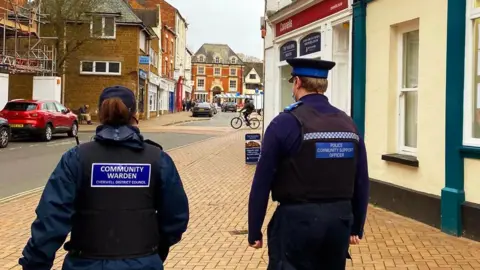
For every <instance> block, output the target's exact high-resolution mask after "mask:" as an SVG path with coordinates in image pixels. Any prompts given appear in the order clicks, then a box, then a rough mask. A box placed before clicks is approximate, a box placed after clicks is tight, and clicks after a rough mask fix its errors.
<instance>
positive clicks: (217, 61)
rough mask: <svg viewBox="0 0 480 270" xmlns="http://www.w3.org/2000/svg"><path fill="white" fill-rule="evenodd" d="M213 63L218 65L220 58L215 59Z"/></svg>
mask: <svg viewBox="0 0 480 270" xmlns="http://www.w3.org/2000/svg"><path fill="white" fill-rule="evenodd" d="M215 63H217V64H219V63H220V57H218V56H217V57H215Z"/></svg>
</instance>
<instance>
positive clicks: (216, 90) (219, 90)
mask: <svg viewBox="0 0 480 270" xmlns="http://www.w3.org/2000/svg"><path fill="white" fill-rule="evenodd" d="M212 94H213V103H217V105H218V106H220V105H221V102H220V98H219V97H216V95H220V94H222V88H220V87H219V86H215V87H214V88H213V89H212Z"/></svg>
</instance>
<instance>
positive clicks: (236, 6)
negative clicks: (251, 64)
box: [167, 0, 265, 59]
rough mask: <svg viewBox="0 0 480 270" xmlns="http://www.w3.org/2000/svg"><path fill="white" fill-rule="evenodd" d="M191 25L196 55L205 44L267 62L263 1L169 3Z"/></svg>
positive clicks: (180, 0) (186, 0) (190, 42)
mask: <svg viewBox="0 0 480 270" xmlns="http://www.w3.org/2000/svg"><path fill="white" fill-rule="evenodd" d="M167 2H169V3H170V4H171V5H173V6H175V7H176V8H177V9H178V10H179V11H180V13H181V14H182V16H184V17H185V18H186V20H187V22H188V23H189V28H188V32H187V44H188V46H189V48H191V49H192V50H193V51H194V53H195V52H196V51H197V50H198V48H200V46H201V45H202V44H203V43H222V44H228V45H230V47H231V48H232V49H233V50H234V51H235V52H236V53H244V54H247V55H251V56H255V57H257V58H260V59H263V51H262V50H263V49H262V46H263V39H262V38H261V32H260V17H261V16H263V9H264V7H265V4H264V1H261V0H241V1H239V0H203V1H201V0H167Z"/></svg>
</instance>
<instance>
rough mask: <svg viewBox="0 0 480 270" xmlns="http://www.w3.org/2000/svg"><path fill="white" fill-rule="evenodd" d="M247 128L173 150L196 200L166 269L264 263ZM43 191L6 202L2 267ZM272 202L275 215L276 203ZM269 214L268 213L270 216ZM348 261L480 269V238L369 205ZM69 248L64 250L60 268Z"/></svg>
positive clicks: (1, 210) (0, 230) (21, 239)
mask: <svg viewBox="0 0 480 270" xmlns="http://www.w3.org/2000/svg"><path fill="white" fill-rule="evenodd" d="M242 139H243V132H235V133H231V134H227V135H225V136H221V137H217V138H214V139H211V140H206V141H203V142H199V143H197V144H195V145H194V146H192V145H191V146H188V147H184V148H179V149H176V150H173V151H170V154H171V155H172V157H173V159H174V160H175V162H176V164H177V167H178V169H179V171H180V174H181V176H182V178H183V182H184V185H185V188H186V190H187V193H188V196H189V199H190V205H191V221H190V226H189V229H188V231H187V233H186V234H185V237H184V239H183V240H182V242H180V243H179V244H178V245H176V246H175V247H174V248H173V249H172V251H171V254H170V256H169V259H168V260H167V263H166V265H165V266H166V269H175V270H186V269H204V270H208V269H266V262H267V261H268V259H267V255H266V254H267V250H266V249H262V250H253V249H250V248H247V241H246V236H245V235H232V234H231V232H232V231H234V230H239V231H241V230H245V229H246V227H247V199H248V192H249V189H250V184H251V179H252V174H253V172H254V169H255V168H254V166H247V165H244V156H243V155H244V149H243V140H242ZM38 199H39V193H34V194H31V195H28V196H25V197H22V198H19V199H16V200H12V201H8V202H5V203H0V217H1V219H0V270H3V269H20V268H19V267H18V266H16V264H17V260H18V257H19V256H20V254H21V250H22V248H23V246H24V244H25V243H26V241H27V239H28V237H29V234H30V230H29V226H30V223H31V221H32V219H33V217H34V209H35V206H36V204H37V202H38ZM274 207H275V206H274V205H273V204H271V205H270V208H269V211H268V213H269V216H270V215H271V214H272V212H273V210H274ZM267 219H269V217H267ZM351 251H352V256H353V266H352V264H351V263H349V265H350V266H349V267H348V269H364V270H367V269H480V243H477V242H472V241H469V240H466V239H460V238H455V237H451V236H448V235H445V234H443V233H441V232H439V231H438V230H436V229H434V228H431V227H428V226H426V225H423V224H420V223H418V222H415V221H412V220H409V219H405V218H403V217H401V216H398V215H395V214H392V213H389V212H387V211H384V210H381V209H378V208H373V207H371V208H370V210H369V215H368V224H367V228H366V239H365V240H364V241H362V244H361V245H359V246H355V247H352V249H351ZM63 255H64V252H63V251H61V252H59V253H58V260H57V261H56V264H55V269H60V267H61V261H62V258H63Z"/></svg>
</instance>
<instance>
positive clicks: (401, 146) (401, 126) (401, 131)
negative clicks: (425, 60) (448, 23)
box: [397, 21, 420, 156]
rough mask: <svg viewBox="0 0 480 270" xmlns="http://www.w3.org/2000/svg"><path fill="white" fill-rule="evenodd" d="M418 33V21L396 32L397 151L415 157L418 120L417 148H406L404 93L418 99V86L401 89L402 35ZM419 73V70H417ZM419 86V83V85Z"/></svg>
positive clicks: (403, 26) (401, 27)
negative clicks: (415, 96) (409, 93)
mask: <svg viewBox="0 0 480 270" xmlns="http://www.w3.org/2000/svg"><path fill="white" fill-rule="evenodd" d="M417 30H418V31H420V27H419V24H418V21H414V22H409V23H407V24H405V25H402V26H400V27H399V28H398V30H397V42H398V43H397V44H398V45H397V65H398V76H397V85H398V86H397V87H398V88H397V89H398V92H397V94H398V103H397V104H398V118H397V121H398V133H397V136H398V138H397V139H398V151H399V153H400V154H407V155H412V156H416V155H417V149H418V119H417V147H416V148H414V147H408V146H405V105H406V95H405V94H404V93H406V92H417V98H418V91H419V88H420V87H419V86H418V85H417V87H416V88H404V87H403V34H405V33H408V32H412V31H417ZM419 72H420V70H419ZM419 84H420V83H419ZM417 111H418V102H417Z"/></svg>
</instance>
